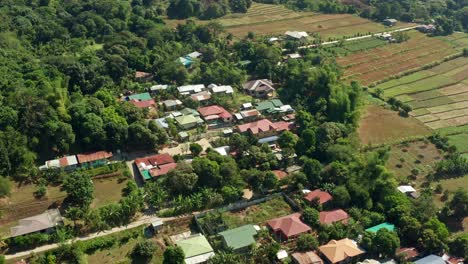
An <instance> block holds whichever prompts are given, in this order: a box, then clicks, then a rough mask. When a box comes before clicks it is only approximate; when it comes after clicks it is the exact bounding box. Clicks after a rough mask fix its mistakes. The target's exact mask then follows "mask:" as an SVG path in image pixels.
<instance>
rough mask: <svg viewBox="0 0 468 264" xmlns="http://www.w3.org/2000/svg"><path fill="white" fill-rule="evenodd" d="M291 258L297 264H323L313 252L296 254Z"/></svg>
mask: <svg viewBox="0 0 468 264" xmlns="http://www.w3.org/2000/svg"><path fill="white" fill-rule="evenodd" d="M291 256H292V258H293V259H294V261H295V262H296V263H297V264H323V260H322V259H321V258H320V257H319V256H318V255H317V254H316V253H315V252H313V251H308V252H296V253H293V254H292V255H291Z"/></svg>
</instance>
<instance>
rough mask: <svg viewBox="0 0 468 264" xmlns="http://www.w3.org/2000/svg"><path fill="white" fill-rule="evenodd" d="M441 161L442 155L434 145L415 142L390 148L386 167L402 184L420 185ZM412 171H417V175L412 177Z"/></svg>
mask: <svg viewBox="0 0 468 264" xmlns="http://www.w3.org/2000/svg"><path fill="white" fill-rule="evenodd" d="M441 159H442V154H441V152H440V151H439V150H438V149H437V147H436V146H435V145H434V144H432V143H428V142H425V141H415V142H411V143H403V144H398V145H394V146H392V149H391V151H390V158H389V160H388V163H387V167H388V169H390V170H392V171H393V172H394V173H395V176H396V177H397V179H398V180H399V181H400V182H402V183H406V182H410V181H412V182H417V183H420V181H421V180H423V179H424V178H425V177H426V176H427V174H429V172H431V171H432V167H433V165H434V164H435V163H436V162H438V161H439V160H441ZM413 169H417V170H418V174H417V175H412V170H413ZM418 180H420V181H418ZM417 185H418V186H419V184H417Z"/></svg>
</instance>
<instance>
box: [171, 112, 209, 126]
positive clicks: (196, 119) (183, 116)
mask: <svg viewBox="0 0 468 264" xmlns="http://www.w3.org/2000/svg"><path fill="white" fill-rule="evenodd" d="M171 115H173V116H174V121H175V122H176V124H177V126H178V127H179V128H181V129H184V130H188V129H192V128H195V127H197V126H199V125H202V124H203V123H204V122H203V120H202V119H201V118H200V114H199V113H198V112H197V111H195V110H194V109H190V108H184V109H182V110H181V111H180V112H174V113H171Z"/></svg>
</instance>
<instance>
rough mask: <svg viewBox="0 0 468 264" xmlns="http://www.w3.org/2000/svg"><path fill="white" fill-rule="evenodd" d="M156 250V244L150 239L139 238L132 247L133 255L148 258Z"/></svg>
mask: <svg viewBox="0 0 468 264" xmlns="http://www.w3.org/2000/svg"><path fill="white" fill-rule="evenodd" d="M154 251H156V245H155V244H154V243H153V241H151V240H140V241H138V242H137V243H136V245H135V247H134V248H133V255H135V256H136V257H141V258H144V259H146V260H149V259H151V258H152V257H153V254H154Z"/></svg>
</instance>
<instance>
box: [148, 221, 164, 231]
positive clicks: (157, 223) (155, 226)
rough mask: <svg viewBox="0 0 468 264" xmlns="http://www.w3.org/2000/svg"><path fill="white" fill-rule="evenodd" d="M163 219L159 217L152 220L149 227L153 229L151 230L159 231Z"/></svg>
mask: <svg viewBox="0 0 468 264" xmlns="http://www.w3.org/2000/svg"><path fill="white" fill-rule="evenodd" d="M163 224H164V223H163V221H162V220H161V219H159V218H157V219H156V220H154V221H153V222H151V228H152V229H153V232H154V233H159V231H160V230H161V229H162V227H163Z"/></svg>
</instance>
